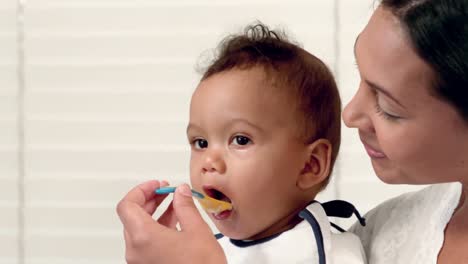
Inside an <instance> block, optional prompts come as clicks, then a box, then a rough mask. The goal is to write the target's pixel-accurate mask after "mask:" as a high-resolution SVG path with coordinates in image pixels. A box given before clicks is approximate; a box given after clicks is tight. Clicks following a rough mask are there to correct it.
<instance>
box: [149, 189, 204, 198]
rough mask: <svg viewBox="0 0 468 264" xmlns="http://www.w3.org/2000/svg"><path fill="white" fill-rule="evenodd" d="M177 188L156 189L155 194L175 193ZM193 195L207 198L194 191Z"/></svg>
mask: <svg viewBox="0 0 468 264" xmlns="http://www.w3.org/2000/svg"><path fill="white" fill-rule="evenodd" d="M175 189H176V187H161V188H158V189H156V190H155V191H154V192H155V193H156V194H168V193H173V192H175ZM192 195H193V196H195V197H196V198H200V199H203V198H205V196H204V195H203V194H201V193H199V192H197V191H195V190H192Z"/></svg>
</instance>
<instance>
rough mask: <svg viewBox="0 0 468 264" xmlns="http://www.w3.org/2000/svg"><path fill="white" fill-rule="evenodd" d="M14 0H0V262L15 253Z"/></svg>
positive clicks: (16, 167) (16, 204)
mask: <svg viewBox="0 0 468 264" xmlns="http://www.w3.org/2000/svg"><path fill="white" fill-rule="evenodd" d="M16 22H17V20H16V1H11V0H3V1H0V263H2V264H3V263H5V264H6V263H15V261H16V259H17V256H18V242H17V238H18V230H19V229H18V227H19V221H18V188H17V186H18V183H17V180H18V129H17V128H18V125H17V114H18V111H17V110H18V103H17V102H18V100H17V94H18V85H17V74H16V73H17V71H16V67H17V49H16V43H17V39H16V36H17V35H16Z"/></svg>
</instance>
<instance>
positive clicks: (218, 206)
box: [154, 187, 232, 214]
mask: <svg viewBox="0 0 468 264" xmlns="http://www.w3.org/2000/svg"><path fill="white" fill-rule="evenodd" d="M175 189H176V187H161V188H159V189H156V190H155V191H154V192H155V193H156V194H168V193H173V192H174V191H175ZM192 196H193V197H195V198H197V199H198V202H199V203H200V204H201V206H202V207H203V208H204V209H205V210H206V211H208V212H209V213H214V214H217V213H221V212H223V211H228V210H232V204H231V203H228V202H225V201H221V200H217V199H214V198H211V197H209V196H207V195H204V194H202V193H200V192H197V191H195V190H193V189H192Z"/></svg>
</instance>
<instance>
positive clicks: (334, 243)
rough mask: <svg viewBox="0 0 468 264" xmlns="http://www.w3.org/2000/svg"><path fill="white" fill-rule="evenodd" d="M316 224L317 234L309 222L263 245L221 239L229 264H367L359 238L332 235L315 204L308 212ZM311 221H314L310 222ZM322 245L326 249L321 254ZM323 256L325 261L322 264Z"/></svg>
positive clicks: (311, 205) (326, 221) (261, 243)
mask: <svg viewBox="0 0 468 264" xmlns="http://www.w3.org/2000/svg"><path fill="white" fill-rule="evenodd" d="M305 210H307V211H308V212H310V213H311V216H310V217H311V218H312V219H314V220H312V221H314V222H316V223H317V224H318V225H316V228H315V229H316V230H313V229H314V228H313V227H311V222H309V221H308V220H307V219H305V220H304V221H302V222H301V223H299V224H297V225H296V226H295V227H294V228H293V229H290V230H288V231H285V232H283V233H281V234H280V235H275V236H273V237H270V238H267V239H263V240H261V241H239V240H232V239H229V238H228V237H221V238H219V239H218V241H219V243H220V244H221V246H222V247H223V250H224V252H225V254H226V256H227V259H228V263H229V264H236V263H243V264H245V263H254V264H275V263H278V264H279V263H281V264H285V263H288V264H289V263H291V264H318V263H326V264H332V263H336V264H365V263H367V262H366V260H365V256H364V250H363V248H362V245H361V242H360V241H359V238H358V237H357V236H356V235H354V234H352V233H350V232H345V233H334V232H332V229H331V226H330V222H329V220H328V217H327V215H326V213H325V211H324V209H323V208H322V206H321V205H320V203H312V204H310V205H309V206H308V207H307V209H305ZM309 220H310V219H309ZM315 231H317V232H319V233H320V237H321V239H320V242H318V241H317V240H316V238H314V237H315V236H314V232H315ZM319 244H321V245H322V246H323V249H322V250H320V246H318V245H319ZM319 252H323V253H324V255H325V259H324V260H321V261H319Z"/></svg>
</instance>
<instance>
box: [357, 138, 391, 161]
mask: <svg viewBox="0 0 468 264" xmlns="http://www.w3.org/2000/svg"><path fill="white" fill-rule="evenodd" d="M362 144H363V145H364V148H365V149H366V152H367V154H368V155H369V156H370V157H371V158H373V159H383V158H386V157H387V156H386V155H385V154H384V153H383V152H380V151H378V150H376V149H374V148H373V147H371V146H369V145H368V144H367V143H366V142H364V141H362Z"/></svg>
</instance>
